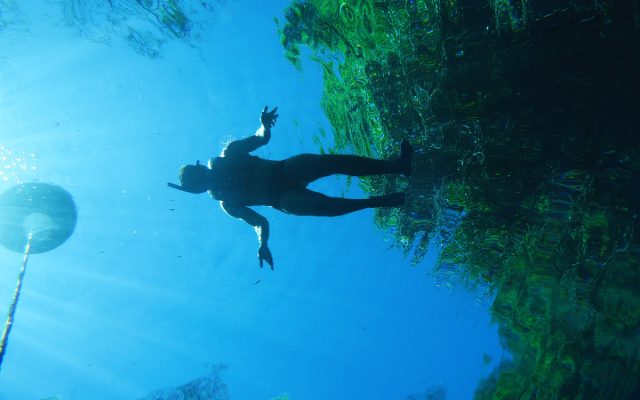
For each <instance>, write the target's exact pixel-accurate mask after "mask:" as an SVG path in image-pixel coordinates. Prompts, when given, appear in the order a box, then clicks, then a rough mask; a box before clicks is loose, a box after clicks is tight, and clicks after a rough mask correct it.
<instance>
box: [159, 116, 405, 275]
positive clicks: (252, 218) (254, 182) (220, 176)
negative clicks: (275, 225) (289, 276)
mask: <svg viewBox="0 0 640 400" xmlns="http://www.w3.org/2000/svg"><path fill="white" fill-rule="evenodd" d="M277 111H278V108H277V107H275V108H273V109H272V110H271V111H269V109H268V107H267V106H265V107H264V110H263V111H262V114H261V116H260V122H261V126H260V127H259V128H258V130H257V132H256V133H255V135H253V136H249V137H247V138H244V139H240V140H237V141H234V142H231V143H229V144H228V145H227V146H226V148H225V149H224V150H223V151H222V154H221V156H220V157H215V158H212V159H210V160H209V163H208V165H207V166H204V165H201V164H200V161H198V162H197V163H196V164H195V165H184V166H182V167H181V168H180V172H179V179H180V185H176V184H174V183H171V182H169V183H168V186H170V187H172V188H174V189H179V190H182V191H185V192H189V193H195V194H198V193H204V192H207V191H208V192H209V194H210V195H211V196H212V197H213V198H214V199H216V200H219V201H220V204H221V206H222V208H223V209H224V211H225V212H226V213H227V214H229V215H230V216H232V217H235V218H239V219H241V220H243V221H245V222H246V223H248V224H249V225H251V226H253V227H254V228H255V230H256V232H257V234H258V241H259V248H258V260H259V264H260V267H262V265H263V261H266V262H267V264H269V266H270V267H271V269H272V270H273V265H274V264H273V256H272V254H271V251H270V250H269V247H268V241H269V221H267V219H266V218H265V217H264V216H262V215H260V214H258V213H257V212H256V211H254V210H253V209H251V208H250V207H251V206H271V207H273V208H275V209H277V210H280V211H282V212H285V213H288V214H294V215H311V216H327V217H334V216H338V215H344V214H347V213H351V212H354V211H358V210H362V209H365V208H375V207H399V206H401V205H402V204H403V203H404V202H405V195H404V193H400V192H395V193H390V194H386V195H383V196H373V197H370V198H365V199H346V198H339V197H329V196H326V195H324V194H322V193H318V192H314V191H312V190H310V189H307V185H309V183H311V182H313V181H315V180H317V179H320V178H323V177H326V176H329V175H334V174H344V175H350V176H368V175H382V174H401V175H404V176H407V177H408V176H410V175H411V173H412V164H411V161H412V155H413V149H412V147H411V144H410V143H409V141H408V140H406V139H404V140H402V142H401V146H400V154H399V156H398V157H396V158H394V159H391V160H378V159H373V158H367V157H360V156H354V155H340V154H299V155H295V156H293V157H290V158H287V159H285V160H278V161H275V160H268V159H263V158H260V157H257V156H253V155H251V154H249V153H251V152H252V151H254V150H256V149H258V148H259V147H261V146H264V145H265V144H267V143H269V140H270V139H271V128H273V126H274V125H275V123H276V120H277V118H278V114H276V112H277Z"/></svg>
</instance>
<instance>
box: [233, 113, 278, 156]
mask: <svg viewBox="0 0 640 400" xmlns="http://www.w3.org/2000/svg"><path fill="white" fill-rule="evenodd" d="M276 111H278V107H275V108H274V109H273V110H271V111H268V107H267V106H265V107H264V110H262V114H261V115H260V122H261V125H260V128H258V130H257V131H256V134H255V135H253V136H249V137H248V138H244V139H240V140H236V141H234V142H231V143H229V145H228V146H227V147H226V148H225V149H224V151H223V152H222V155H223V156H228V155H232V154H240V153H251V152H252V151H254V150H256V149H257V148H258V147H260V146H264V145H265V144H267V143H269V140H271V128H272V127H273V126H274V125H275V124H276V119H277V118H278V114H276Z"/></svg>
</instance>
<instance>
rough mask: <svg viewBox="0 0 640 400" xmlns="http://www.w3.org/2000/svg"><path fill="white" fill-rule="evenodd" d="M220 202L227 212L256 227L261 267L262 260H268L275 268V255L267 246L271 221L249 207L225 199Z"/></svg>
mask: <svg viewBox="0 0 640 400" xmlns="http://www.w3.org/2000/svg"><path fill="white" fill-rule="evenodd" d="M220 204H221V205H222V209H223V210H225V211H226V212H227V214H229V215H231V216H232V217H236V218H240V219H241V220H243V221H245V222H246V223H248V224H249V225H251V226H253V227H254V229H255V231H256V233H257V234H258V242H259V243H260V247H259V248H258V260H259V261H260V268H262V262H263V261H266V262H267V264H269V266H270V267H271V269H272V270H273V257H272V256H271V250H269V247H268V246H267V242H268V241H269V221H267V219H266V218H265V217H263V216H262V215H260V214H258V213H257V212H255V211H253V210H252V209H250V208H249V207H246V206H235V205H231V204H228V203H227V202H224V201H223V202H220Z"/></svg>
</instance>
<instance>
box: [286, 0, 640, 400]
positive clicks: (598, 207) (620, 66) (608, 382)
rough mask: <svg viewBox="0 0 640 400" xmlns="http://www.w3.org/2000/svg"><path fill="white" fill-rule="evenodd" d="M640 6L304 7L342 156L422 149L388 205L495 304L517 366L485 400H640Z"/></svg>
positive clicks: (295, 33)
mask: <svg viewBox="0 0 640 400" xmlns="http://www.w3.org/2000/svg"><path fill="white" fill-rule="evenodd" d="M639 3H640V2H639V1H638V0H634V1H628V0H603V1H598V2H596V1H578V0H573V1H571V0H557V1H553V2H549V1H542V0H512V1H508V0H485V1H471V0H406V1H400V0H394V1H380V0H348V1H338V0H296V1H294V2H293V3H292V4H291V5H290V7H289V8H288V10H287V13H286V21H284V22H283V23H282V24H281V26H280V32H281V36H282V43H283V45H284V47H285V51H286V55H287V57H288V58H289V59H290V60H291V61H292V62H293V63H294V64H296V65H299V58H300V56H301V48H302V47H303V46H306V47H308V48H310V49H311V51H312V57H313V59H314V60H316V61H317V62H318V63H320V64H321V65H322V66H323V68H324V85H325V89H324V96H323V100H322V106H323V109H324V111H325V113H326V115H327V117H328V119H329V121H330V122H331V124H332V126H333V129H334V132H333V133H334V137H335V148H333V149H330V150H329V151H333V152H352V153H357V154H361V155H367V156H376V157H389V156H392V155H393V154H394V152H396V151H397V148H398V143H399V141H400V140H401V139H402V138H409V139H410V141H411V142H412V143H413V145H414V147H415V149H416V163H415V165H414V171H415V173H414V176H412V177H411V179H410V180H409V181H408V182H405V181H403V180H398V179H396V178H388V177H375V178H370V179H366V180H364V181H363V183H362V185H363V187H364V188H365V189H366V190H367V191H369V192H370V193H372V194H379V193H382V192H388V191H392V190H398V189H405V186H406V190H407V191H408V193H409V202H408V205H407V206H406V207H405V208H404V209H402V210H381V211H379V212H378V213H377V214H376V222H377V224H378V225H379V226H380V227H382V228H384V229H390V230H393V232H394V234H395V238H396V242H397V244H398V245H399V246H400V247H401V248H403V249H404V251H405V252H407V253H408V254H409V253H411V254H412V256H411V257H412V260H413V262H414V263H417V262H419V261H420V260H421V259H422V258H423V257H424V255H425V253H426V251H427V249H428V245H429V243H436V244H439V245H440V246H441V252H440V257H439V263H438V265H437V267H436V270H435V271H434V273H435V274H437V275H438V276H439V277H440V278H443V279H446V280H448V281H449V282H454V283H459V284H462V285H465V286H466V287H469V288H482V289H485V290H489V291H490V292H491V293H492V294H494V295H495V302H494V304H493V307H492V312H493V316H494V320H495V321H496V322H497V323H498V324H499V327H500V335H501V338H502V340H503V343H504V346H505V347H506V348H507V349H508V350H509V351H510V352H511V353H512V354H513V356H514V358H513V360H512V361H511V362H509V363H503V364H502V365H500V367H499V368H498V369H496V371H494V373H493V375H492V376H491V377H490V378H489V379H487V380H486V381H484V382H483V383H482V384H481V385H480V387H479V388H478V390H477V392H476V397H477V398H479V399H534V398H535V399H612V398H619V399H626V398H634V396H635V397H640V381H639V380H638V377H639V376H640V217H639V215H638V214H639V213H640V136H639V134H638V132H640V113H638V111H637V109H638V104H639V103H640V102H639V101H638V93H640V4H639Z"/></svg>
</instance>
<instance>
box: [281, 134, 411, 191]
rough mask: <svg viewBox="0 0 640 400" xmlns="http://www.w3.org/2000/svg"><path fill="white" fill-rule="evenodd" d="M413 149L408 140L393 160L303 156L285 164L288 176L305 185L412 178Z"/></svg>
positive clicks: (298, 156) (338, 156)
mask: <svg viewBox="0 0 640 400" xmlns="http://www.w3.org/2000/svg"><path fill="white" fill-rule="evenodd" d="M412 153H413V149H412V148H411V145H410V144H409V142H408V141H407V140H403V141H402V145H401V151H400V155H399V156H398V157H397V158H395V159H393V160H377V159H374V158H367V157H360V156H352V155H341V154H300V155H297V156H294V157H291V158H289V159H287V160H285V162H284V172H285V174H287V175H288V176H290V177H292V178H293V179H295V180H296V181H298V182H302V183H304V184H305V185H306V184H309V183H310V182H313V181H315V180H316V179H320V178H323V177H325V176H329V175H334V174H344V175H351V176H367V175H383V174H404V175H405V176H409V175H411V171H412V170H411V157H412Z"/></svg>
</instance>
